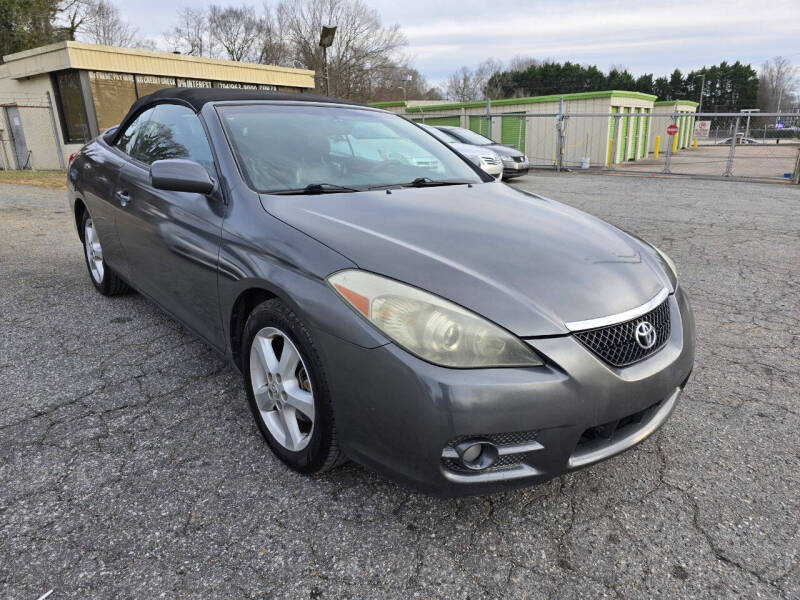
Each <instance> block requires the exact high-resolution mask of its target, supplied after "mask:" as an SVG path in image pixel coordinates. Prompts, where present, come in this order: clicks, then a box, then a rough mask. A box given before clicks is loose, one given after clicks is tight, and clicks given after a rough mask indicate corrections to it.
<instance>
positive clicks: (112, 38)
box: [80, 0, 147, 47]
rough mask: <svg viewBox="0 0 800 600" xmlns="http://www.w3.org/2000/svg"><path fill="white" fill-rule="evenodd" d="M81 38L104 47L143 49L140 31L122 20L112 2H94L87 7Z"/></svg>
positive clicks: (108, 0) (96, 0)
mask: <svg viewBox="0 0 800 600" xmlns="http://www.w3.org/2000/svg"><path fill="white" fill-rule="evenodd" d="M80 31H81V37H83V38H84V39H86V40H87V41H89V42H92V43H94V44H102V45H104V46H122V47H134V46H135V47H141V46H142V45H147V43H146V42H143V40H140V39H139V32H138V30H137V29H136V28H135V27H133V26H132V25H131V24H130V23H127V22H126V21H124V20H123V19H122V17H121V16H120V14H119V9H118V8H117V7H116V6H114V4H112V3H111V2H110V0H93V1H91V2H90V3H89V4H88V5H87V7H86V12H85V14H84V17H83V22H82V26H81V27H80Z"/></svg>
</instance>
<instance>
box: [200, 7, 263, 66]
mask: <svg viewBox="0 0 800 600" xmlns="http://www.w3.org/2000/svg"><path fill="white" fill-rule="evenodd" d="M263 28H264V23H263V21H262V19H260V18H259V17H258V16H256V12H255V9H253V7H252V6H240V7H238V8H237V7H233V6H229V7H226V8H222V7H220V6H217V5H215V4H212V5H211V6H210V7H209V8H208V29H209V32H210V34H211V39H212V40H213V41H214V42H216V43H217V44H219V45H220V46H221V47H222V50H223V51H224V53H225V58H228V59H229V60H244V59H252V58H254V57H253V51H254V48H255V45H256V40H257V39H258V36H259V34H260V33H261V32H262V31H263Z"/></svg>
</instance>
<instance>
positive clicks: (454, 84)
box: [445, 66, 481, 102]
mask: <svg viewBox="0 0 800 600" xmlns="http://www.w3.org/2000/svg"><path fill="white" fill-rule="evenodd" d="M445 94H446V95H447V99H448V100H456V101H458V102H469V101H470V100H479V99H480V95H481V94H480V84H479V83H478V80H477V78H476V77H475V72H474V71H473V70H472V69H470V68H469V67H466V66H463V67H461V68H460V69H457V70H456V71H455V72H454V73H452V74H451V75H450V77H448V78H447V82H446V83H445Z"/></svg>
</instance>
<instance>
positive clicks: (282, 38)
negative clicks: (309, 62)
mask: <svg viewBox="0 0 800 600" xmlns="http://www.w3.org/2000/svg"><path fill="white" fill-rule="evenodd" d="M284 18H285V14H284V13H283V12H282V11H273V10H271V9H270V7H269V6H268V5H264V16H263V17H262V18H261V23H260V25H261V26H260V28H259V32H258V35H257V36H256V42H255V47H256V52H257V55H258V56H257V60H258V62H260V63H262V64H265V65H282V66H295V65H293V64H292V62H293V57H292V51H291V48H290V47H289V43H288V41H287V39H286V33H285V32H286V27H285V23H284Z"/></svg>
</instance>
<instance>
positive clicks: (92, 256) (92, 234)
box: [81, 210, 133, 296]
mask: <svg viewBox="0 0 800 600" xmlns="http://www.w3.org/2000/svg"><path fill="white" fill-rule="evenodd" d="M81 232H82V234H83V258H84V260H85V261H86V268H87V269H89V278H90V279H91V280H92V284H93V285H94V287H95V289H96V290H97V291H98V292H100V293H101V294H103V296H117V295H119V294H128V293H130V292H132V291H133V290H132V289H131V287H130V286H129V285H128V284H127V283H125V282H124V281H122V279H121V278H120V277H119V275H117V274H116V273H115V272H114V270H113V269H112V268H111V267H109V266H108V265H107V264H106V261H105V259H104V258H103V247H102V245H101V244H100V237H99V235H98V233H97V229H96V228H95V227H94V222H93V221H92V216H91V215H90V214H89V211H88V210H84V211H83V216H82V218H81Z"/></svg>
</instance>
